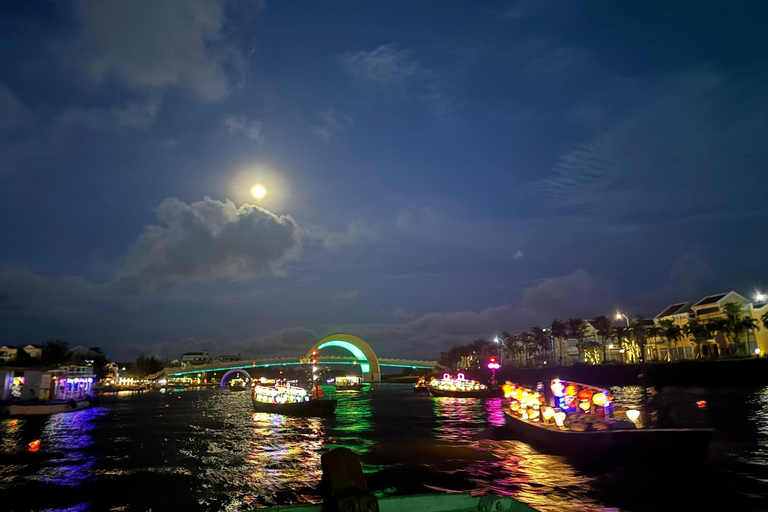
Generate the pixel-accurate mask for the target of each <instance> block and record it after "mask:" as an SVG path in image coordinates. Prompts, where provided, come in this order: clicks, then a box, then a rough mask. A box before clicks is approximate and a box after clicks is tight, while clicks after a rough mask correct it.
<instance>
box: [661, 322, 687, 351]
mask: <svg viewBox="0 0 768 512" xmlns="http://www.w3.org/2000/svg"><path fill="white" fill-rule="evenodd" d="M659 327H661V329H662V331H661V332H662V335H663V336H664V338H666V340H667V346H668V347H669V353H670V355H671V354H672V344H674V345H675V355H677V354H676V353H677V340H679V339H680V338H682V337H683V331H682V329H680V326H678V325H675V323H674V322H673V321H672V320H661V321H659ZM669 360H670V361H671V360H672V358H671V357H669Z"/></svg>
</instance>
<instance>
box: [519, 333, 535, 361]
mask: <svg viewBox="0 0 768 512" xmlns="http://www.w3.org/2000/svg"><path fill="white" fill-rule="evenodd" d="M520 342H521V343H522V345H523V352H524V356H525V366H528V364H529V360H530V358H531V355H532V354H533V352H534V350H535V348H536V340H535V339H534V338H533V333H532V332H530V331H523V332H521V333H520Z"/></svg>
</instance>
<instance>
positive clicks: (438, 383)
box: [427, 373, 504, 398]
mask: <svg viewBox="0 0 768 512" xmlns="http://www.w3.org/2000/svg"><path fill="white" fill-rule="evenodd" d="M427 389H428V390H429V394H431V395H432V396H437V397H451V398H498V397H501V396H504V395H503V392H502V390H501V389H493V388H489V387H488V386H486V385H485V384H481V383H480V382H478V381H476V380H467V379H466V378H464V374H463V373H459V374H457V375H456V378H455V379H454V378H452V377H451V376H450V375H449V374H447V373H445V374H443V378H442V379H433V380H432V381H430V383H429V385H428V386H427Z"/></svg>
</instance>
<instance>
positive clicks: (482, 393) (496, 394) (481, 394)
mask: <svg viewBox="0 0 768 512" xmlns="http://www.w3.org/2000/svg"><path fill="white" fill-rule="evenodd" d="M428 389H429V394H430V395H432V396H438V397H443V396H445V397H450V398H500V397H502V396H504V395H503V393H502V391H501V390H500V389H483V390H479V391H450V390H444V389H437V388H435V387H432V386H429V388H428ZM414 391H415V389H414Z"/></svg>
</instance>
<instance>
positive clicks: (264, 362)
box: [150, 356, 437, 378]
mask: <svg viewBox="0 0 768 512" xmlns="http://www.w3.org/2000/svg"><path fill="white" fill-rule="evenodd" d="M360 362H361V361H358V360H357V359H356V358H354V357H347V356H319V357H318V358H317V364H360ZM300 364H310V363H302V362H301V361H300V360H298V359H297V358H295V357H271V358H262V359H248V360H244V361H234V362H231V363H216V364H207V365H199V366H187V367H185V368H165V369H164V370H162V371H161V372H158V373H157V374H155V375H156V377H154V378H157V376H160V375H168V376H174V377H175V376H179V375H188V374H192V373H207V372H215V371H227V370H245V369H248V368H264V367H268V366H287V365H300ZM379 364H380V365H381V366H387V367H395V368H418V369H432V368H434V367H436V366H437V361H420V360H416V359H396V358H391V357H380V358H379ZM150 378H152V376H150Z"/></svg>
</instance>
